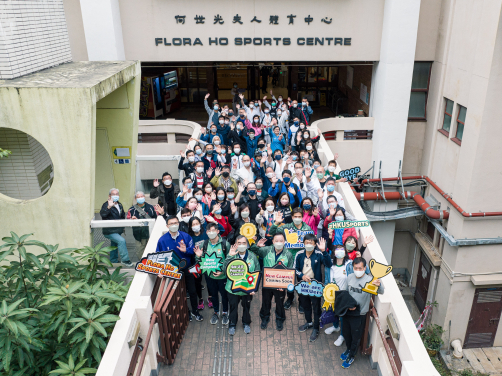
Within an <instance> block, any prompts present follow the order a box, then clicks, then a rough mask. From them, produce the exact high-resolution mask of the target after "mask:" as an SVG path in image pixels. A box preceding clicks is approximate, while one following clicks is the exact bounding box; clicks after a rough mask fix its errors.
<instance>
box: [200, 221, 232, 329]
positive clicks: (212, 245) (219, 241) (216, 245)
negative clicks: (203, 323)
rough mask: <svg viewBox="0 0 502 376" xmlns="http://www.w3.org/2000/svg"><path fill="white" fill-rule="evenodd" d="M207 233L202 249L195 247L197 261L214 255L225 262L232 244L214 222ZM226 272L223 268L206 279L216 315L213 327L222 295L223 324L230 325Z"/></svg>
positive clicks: (216, 321) (212, 317) (208, 227)
mask: <svg viewBox="0 0 502 376" xmlns="http://www.w3.org/2000/svg"><path fill="white" fill-rule="evenodd" d="M206 233H207V236H208V239H207V240H204V243H203V245H202V247H195V249H194V253H195V256H196V261H197V262H199V261H200V259H201V258H202V256H203V255H213V254H215V255H216V256H217V257H220V258H221V260H222V261H223V260H225V258H226V257H227V255H228V253H229V250H230V244H229V243H228V242H227V241H226V240H225V239H223V238H222V237H221V236H220V235H219V230H218V225H217V224H216V223H214V222H213V223H209V224H208V225H207V227H206ZM225 270H226V269H225V268H222V271H220V272H212V273H211V274H210V275H209V276H208V278H206V282H207V289H208V292H209V295H210V296H211V301H212V304H213V309H214V313H213V315H212V316H211V319H210V321H209V322H210V323H211V324H212V325H216V324H217V323H218V320H219V311H220V300H219V298H220V295H221V303H222V310H223V313H222V316H221V323H222V325H228V297H227V292H226V291H225V284H226V282H227V276H226V274H225ZM218 294H219V295H218Z"/></svg>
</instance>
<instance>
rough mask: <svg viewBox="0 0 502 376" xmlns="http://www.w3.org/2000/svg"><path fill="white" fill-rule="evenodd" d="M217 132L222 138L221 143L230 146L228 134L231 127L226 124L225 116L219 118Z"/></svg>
mask: <svg viewBox="0 0 502 376" xmlns="http://www.w3.org/2000/svg"><path fill="white" fill-rule="evenodd" d="M216 131H217V132H218V134H219V135H220V136H221V137H222V139H221V142H222V143H223V145H229V140H228V132H230V125H229V124H225V116H223V115H220V116H219V118H218V124H216Z"/></svg>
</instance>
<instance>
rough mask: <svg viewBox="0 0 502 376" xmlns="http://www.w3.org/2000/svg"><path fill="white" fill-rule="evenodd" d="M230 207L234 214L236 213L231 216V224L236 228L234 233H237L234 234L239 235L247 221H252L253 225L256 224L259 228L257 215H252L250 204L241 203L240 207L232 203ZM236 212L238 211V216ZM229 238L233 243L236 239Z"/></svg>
mask: <svg viewBox="0 0 502 376" xmlns="http://www.w3.org/2000/svg"><path fill="white" fill-rule="evenodd" d="M230 207H231V210H232V214H234V215H231V216H230V217H229V221H230V225H231V226H232V227H233V229H234V234H235V235H234V236H237V235H238V234H239V233H240V229H241V227H242V226H243V225H245V224H246V223H252V224H253V225H255V226H256V228H258V225H257V223H256V221H255V218H256V216H254V217H253V216H252V215H251V209H250V205H249V204H247V203H246V204H241V205H239V207H238V208H237V205H235V204H232V205H230ZM236 213H238V215H237V216H236V215H235V214H236ZM229 240H230V242H231V243H234V240H235V239H232V238H229Z"/></svg>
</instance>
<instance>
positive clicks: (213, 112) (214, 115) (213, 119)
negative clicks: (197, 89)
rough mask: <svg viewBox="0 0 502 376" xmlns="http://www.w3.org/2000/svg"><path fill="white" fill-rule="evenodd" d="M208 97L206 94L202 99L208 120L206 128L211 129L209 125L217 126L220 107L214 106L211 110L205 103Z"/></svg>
mask: <svg viewBox="0 0 502 376" xmlns="http://www.w3.org/2000/svg"><path fill="white" fill-rule="evenodd" d="M210 96H211V94H209V93H207V94H206V96H205V97H204V108H205V109H206V112H207V114H208V115H209V119H208V121H207V127H208V128H210V127H211V124H218V118H219V117H220V106H219V105H218V104H214V105H213V108H211V107H209V105H208V103H207V98H209V97H210Z"/></svg>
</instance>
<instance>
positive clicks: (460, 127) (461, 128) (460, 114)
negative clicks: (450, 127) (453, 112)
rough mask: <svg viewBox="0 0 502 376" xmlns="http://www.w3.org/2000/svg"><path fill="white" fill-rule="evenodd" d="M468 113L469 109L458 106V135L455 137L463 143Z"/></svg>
mask: <svg viewBox="0 0 502 376" xmlns="http://www.w3.org/2000/svg"><path fill="white" fill-rule="evenodd" d="M466 113H467V108H465V107H463V106H460V105H459V106H458V116H457V135H456V136H455V137H456V138H458V139H459V140H460V141H462V136H463V135H464V124H465V114H466Z"/></svg>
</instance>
